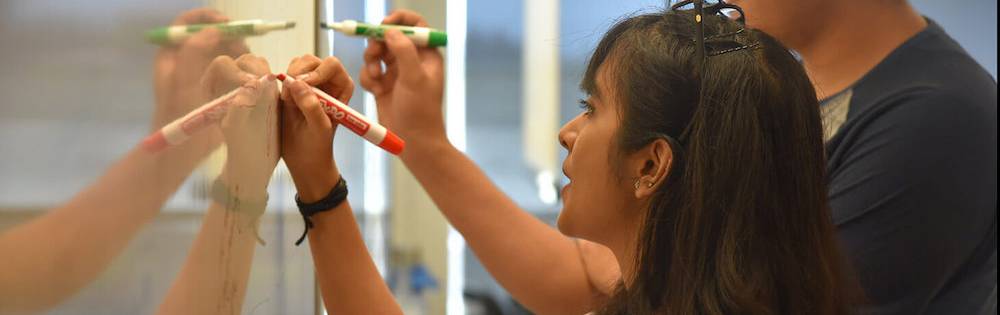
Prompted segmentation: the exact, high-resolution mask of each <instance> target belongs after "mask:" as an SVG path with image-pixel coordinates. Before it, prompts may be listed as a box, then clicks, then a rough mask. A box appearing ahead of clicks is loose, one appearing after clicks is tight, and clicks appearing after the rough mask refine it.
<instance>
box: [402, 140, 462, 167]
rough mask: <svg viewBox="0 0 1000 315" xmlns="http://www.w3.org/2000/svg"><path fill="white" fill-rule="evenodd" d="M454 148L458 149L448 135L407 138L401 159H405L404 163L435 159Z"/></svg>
mask: <svg viewBox="0 0 1000 315" xmlns="http://www.w3.org/2000/svg"><path fill="white" fill-rule="evenodd" d="M453 150H457V149H456V148H455V146H454V145H452V144H451V141H449V140H448V138H446V137H427V138H422V139H412V140H407V142H406V148H404V149H403V152H402V153H400V155H399V159H400V160H402V161H403V164H410V163H411V162H414V161H421V160H426V159H434V158H436V157H438V156H440V155H442V154H444V153H447V152H449V151H453Z"/></svg>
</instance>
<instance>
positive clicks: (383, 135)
mask: <svg viewBox="0 0 1000 315" xmlns="http://www.w3.org/2000/svg"><path fill="white" fill-rule="evenodd" d="M278 80H281V81H282V82H285V83H291V82H294V81H295V79H293V78H292V77H291V76H287V75H285V74H284V73H279V74H278ZM312 90H313V93H316V97H317V98H318V99H319V102H320V104H323V111H325V112H326V114H327V116H330V118H333V119H336V120H337V122H338V123H340V124H341V125H343V126H344V127H347V129H350V130H351V131H353V132H354V133H356V134H358V135H359V136H361V137H362V138H365V140H368V142H371V143H373V144H375V145H377V146H379V147H380V148H382V149H385V150H386V151H389V153H392V154H396V155H398V154H399V153H400V152H403V146H405V144H406V143H405V142H403V139H400V138H399V136H396V134H395V133H393V132H392V131H390V130H389V129H386V128H385V127H383V126H382V125H379V123H378V122H374V121H371V120H369V119H368V117H365V116H362V115H361V114H360V113H358V112H357V111H355V110H354V109H352V108H351V107H350V106H347V105H345V104H344V103H341V102H340V101H338V100H337V99H336V98H334V97H333V96H330V95H329V94H326V93H325V92H323V91H322V90H320V89H317V88H315V87H313V88H312Z"/></svg>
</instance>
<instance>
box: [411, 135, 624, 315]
mask: <svg viewBox="0 0 1000 315" xmlns="http://www.w3.org/2000/svg"><path fill="white" fill-rule="evenodd" d="M402 158H403V162H405V163H406V166H407V167H408V168H409V169H410V171H411V172H413V174H414V176H416V178H417V180H419V181H420V183H421V185H422V186H423V187H424V189H425V190H426V191H427V193H428V194H429V195H430V197H431V198H432V199H433V200H434V203H435V204H436V205H437V206H438V208H440V209H441V212H442V213H443V214H444V215H445V217H447V218H448V221H449V222H451V224H452V225H454V226H455V228H456V229H458V231H459V232H461V233H462V235H463V236H464V237H465V239H466V240H467V242H468V244H469V246H470V247H471V248H472V250H473V251H474V252H475V253H476V256H478V257H479V259H480V260H481V261H482V262H483V265H485V266H486V268H487V269H488V270H489V271H490V274H492V275H493V277H494V278H496V279H497V281H498V282H500V284H501V285H503V287H504V288H505V289H507V291H509V292H510V293H511V294H512V295H513V296H514V297H515V298H516V299H517V300H518V301H519V302H521V303H522V304H524V305H525V306H527V307H528V308H529V309H531V310H532V311H535V312H537V313H542V314H583V313H586V312H588V311H590V310H591V309H592V308H593V307H594V306H595V305H596V304H597V303H599V302H600V299H601V297H603V296H604V295H606V294H607V293H608V292H610V289H611V286H612V284H613V283H615V282H616V281H617V279H618V277H619V274H620V272H619V271H618V264H617V262H616V261H615V259H614V257H613V256H612V254H611V252H610V251H609V250H607V248H605V247H603V246H601V245H598V244H594V243H590V242H586V241H582V240H581V241H580V246H579V247H577V246H576V245H575V244H574V241H573V240H572V239H571V238H568V237H566V236H564V235H562V234H561V233H559V231H557V230H555V229H554V228H552V227H550V226H548V225H546V224H545V223H543V222H542V221H540V220H538V219H537V218H535V217H533V216H532V215H531V214H530V213H528V212H526V211H524V210H523V209H521V208H520V207H518V206H517V204H515V203H514V202H513V201H512V200H511V199H510V198H508V197H507V196H506V195H504V194H503V192H501V191H500V190H499V189H498V188H497V187H496V186H494V185H493V183H492V182H490V180H489V178H487V177H486V175H485V174H484V173H483V172H482V171H481V170H479V169H478V168H477V167H476V165H475V164H473V162H472V161H471V160H469V159H468V158H467V157H466V156H465V155H464V154H462V153H461V152H459V151H458V150H456V149H455V148H454V147H452V146H451V145H449V144H447V143H441V144H429V143H426V144H425V143H416V142H415V141H413V142H411V145H410V146H409V147H408V148H407V151H404V152H403V155H402ZM456 192H459V193H456ZM581 255H582V256H581ZM581 258H583V259H581Z"/></svg>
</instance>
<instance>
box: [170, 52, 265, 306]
mask: <svg viewBox="0 0 1000 315" xmlns="http://www.w3.org/2000/svg"><path fill="white" fill-rule="evenodd" d="M263 75H270V68H269V67H268V65H267V61H265V60H264V59H263V58H260V57H257V56H254V55H251V54H246V55H243V56H241V57H240V58H239V59H237V60H235V61H234V60H233V59H231V58H229V57H219V58H216V59H215V61H214V62H212V64H211V65H210V66H209V69H208V70H207V71H206V74H205V79H203V80H202V82H204V83H203V84H205V85H206V86H208V89H209V90H213V91H219V92H216V93H217V94H221V93H225V92H226V91H229V90H232V89H233V88H234V87H239V89H238V93H237V94H236V96H235V97H234V98H233V101H232V103H231V105H229V110H228V113H227V114H226V116H225V118H224V119H223V120H222V122H221V126H222V130H223V133H224V134H225V138H226V165H225V167H224V168H223V172H222V174H221V175H219V181H218V182H217V183H216V185H213V189H212V192H211V195H212V199H213V202H212V205H211V206H210V207H209V209H208V212H207V213H206V214H205V219H204V221H203V222H202V226H201V231H200V232H199V233H198V236H197V238H196V239H195V242H194V246H192V248H191V250H190V253H189V254H188V258H187V261H186V262H185V264H184V267H183V269H181V272H180V274H179V275H178V276H177V280H176V281H175V282H174V284H173V286H171V288H170V291H168V293H167V297H166V299H165V300H164V301H163V304H161V305H160V309H159V313H160V314H239V313H240V310H241V308H242V306H243V298H244V297H245V295H246V290H247V282H248V280H249V276H250V267H251V264H252V262H253V254H254V249H255V246H254V245H255V244H254V243H255V242H256V241H257V226H258V224H259V223H258V220H259V219H260V217H261V215H262V214H263V213H264V207H265V206H266V205H267V192H266V189H267V182H268V180H269V179H270V178H271V174H272V172H273V171H274V166H275V165H276V164H277V162H278V155H279V152H278V150H277V148H278V146H277V137H276V135H277V127H278V125H277V122H278V121H277V119H273V117H276V116H277V101H278V90H277V86H276V83H274V81H273V80H267V81H265V82H261V81H258V80H257V78H260V77H261V76H263ZM240 85H242V87H240ZM215 86H222V87H221V88H215ZM272 135H274V136H272Z"/></svg>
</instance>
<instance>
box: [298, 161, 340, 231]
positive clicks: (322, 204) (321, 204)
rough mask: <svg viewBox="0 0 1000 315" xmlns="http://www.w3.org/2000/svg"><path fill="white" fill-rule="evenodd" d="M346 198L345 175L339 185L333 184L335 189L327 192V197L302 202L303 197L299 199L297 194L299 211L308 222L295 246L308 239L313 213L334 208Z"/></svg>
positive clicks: (338, 182)
mask: <svg viewBox="0 0 1000 315" xmlns="http://www.w3.org/2000/svg"><path fill="white" fill-rule="evenodd" d="M345 200H347V181H345V180H344V178H343V177H341V178H340V180H339V181H337V185H336V186H333V189H331V190H330V193H329V194H326V197H324V198H323V199H320V200H319V201H317V202H313V203H305V202H302V199H299V195H298V194H295V204H296V205H298V206H299V213H301V214H302V219H303V220H304V221H305V224H306V230H305V231H303V232H302V236H301V237H299V240H298V241H295V246H299V244H302V241H303V240H305V239H306V234H309V229H311V228H312V227H313V223H312V220H311V219H310V217H312V215H314V214H317V213H320V212H323V211H327V210H330V209H333V208H335V207H337V206H339V205H340V204H341V203H343V202H344V201H345Z"/></svg>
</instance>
